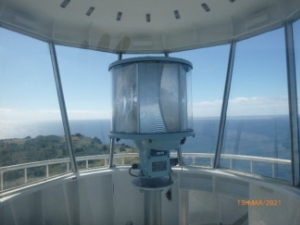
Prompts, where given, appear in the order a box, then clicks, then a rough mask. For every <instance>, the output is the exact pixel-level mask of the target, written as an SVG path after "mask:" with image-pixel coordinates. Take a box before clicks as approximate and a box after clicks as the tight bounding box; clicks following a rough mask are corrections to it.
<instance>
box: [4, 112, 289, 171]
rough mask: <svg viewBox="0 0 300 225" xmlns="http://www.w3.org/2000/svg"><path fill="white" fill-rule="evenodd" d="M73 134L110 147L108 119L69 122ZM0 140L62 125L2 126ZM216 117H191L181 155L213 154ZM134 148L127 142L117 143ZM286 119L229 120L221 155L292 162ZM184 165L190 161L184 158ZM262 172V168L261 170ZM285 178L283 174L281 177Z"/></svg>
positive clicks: (49, 132) (54, 131)
mask: <svg viewBox="0 0 300 225" xmlns="http://www.w3.org/2000/svg"><path fill="white" fill-rule="evenodd" d="M69 123H70V129H71V133H72V134H76V133H80V134H82V135H84V136H87V137H91V138H94V137H98V138H100V139H101V141H102V142H103V143H105V144H109V136H108V135H109V131H110V126H111V125H110V120H73V121H72V120H71V121H70V122H69ZM0 127H1V129H0V139H7V138H25V137H27V136H31V137H32V138H34V137H36V136H38V135H59V136H61V135H64V131H63V126H62V123H61V122H58V121H52V122H49V121H48V122H39V123H19V124H14V123H11V124H9V123H1V124H0ZM218 128H219V119H218V118H194V121H193V129H194V131H195V134H196V135H195V137H188V138H187V140H186V142H185V144H184V145H182V151H183V152H189V153H214V152H215V150H216V144H217V138H218ZM119 143H120V144H121V143H125V144H127V145H130V146H134V143H133V142H132V141H130V140H121V141H120V142H119ZM290 149H291V147H290V128H289V117H288V116H287V115H286V116H270V117H267V116H256V117H231V118H228V119H227V121H226V126H225V132H224V140H223V147H222V154H237V155H248V156H261V157H270V158H280V159H288V160H290V159H291V150H290ZM186 160H187V162H189V161H191V159H186ZM196 163H200V164H209V160H208V159H198V161H196ZM221 166H223V167H228V162H227V161H226V160H221ZM233 166H234V168H235V167H238V168H239V169H241V170H244V171H248V170H249V166H248V165H245V163H243V162H240V161H238V160H236V162H235V163H234V165H233ZM290 169H291V168H290V166H285V168H284V169H280V170H284V171H285V173H289V172H290ZM262 170H263V169H262ZM281 176H286V175H281Z"/></svg>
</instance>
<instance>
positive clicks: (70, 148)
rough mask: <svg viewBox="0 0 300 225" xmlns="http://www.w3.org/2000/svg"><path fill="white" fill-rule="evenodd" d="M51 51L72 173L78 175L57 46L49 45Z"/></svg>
mask: <svg viewBox="0 0 300 225" xmlns="http://www.w3.org/2000/svg"><path fill="white" fill-rule="evenodd" d="M49 49H50V54H51V60H52V65H53V72H54V78H55V84H56V91H57V96H58V101H59V107H60V112H61V117H62V121H63V125H64V131H65V136H66V142H67V148H68V151H69V155H70V161H71V167H72V171H73V172H74V173H75V174H77V173H78V168H77V163H76V158H75V154H74V151H73V145H72V138H71V132H70V126H69V120H68V115H67V110H66V105H65V100H64V94H63V89H62V85H61V80H60V73H59V68H58V62H57V56H56V51H55V46H54V43H53V42H50V43H49Z"/></svg>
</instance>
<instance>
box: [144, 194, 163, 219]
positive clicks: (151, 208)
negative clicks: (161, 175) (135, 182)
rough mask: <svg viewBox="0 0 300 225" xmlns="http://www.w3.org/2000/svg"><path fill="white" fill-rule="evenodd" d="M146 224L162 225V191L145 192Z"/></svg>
mask: <svg viewBox="0 0 300 225" xmlns="http://www.w3.org/2000/svg"><path fill="white" fill-rule="evenodd" d="M144 224H145V225H161V190H155V191H153V190H152V191H145V192H144Z"/></svg>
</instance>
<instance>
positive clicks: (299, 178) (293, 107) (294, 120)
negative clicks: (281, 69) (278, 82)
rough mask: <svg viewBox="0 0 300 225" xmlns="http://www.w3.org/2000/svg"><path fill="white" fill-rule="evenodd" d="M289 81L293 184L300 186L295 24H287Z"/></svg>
mask: <svg viewBox="0 0 300 225" xmlns="http://www.w3.org/2000/svg"><path fill="white" fill-rule="evenodd" d="M285 41H286V61H287V82H288V95H289V116H290V134H291V135H290V136H291V161H292V181H293V185H294V186H296V187H300V150H299V123H298V100H297V79H296V65H295V61H296V60H295V52H294V49H295V48H294V47H295V46H294V35H293V25H292V24H291V23H286V24H285Z"/></svg>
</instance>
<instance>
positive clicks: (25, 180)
mask: <svg viewBox="0 0 300 225" xmlns="http://www.w3.org/2000/svg"><path fill="white" fill-rule="evenodd" d="M24 182H25V184H27V168H24Z"/></svg>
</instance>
